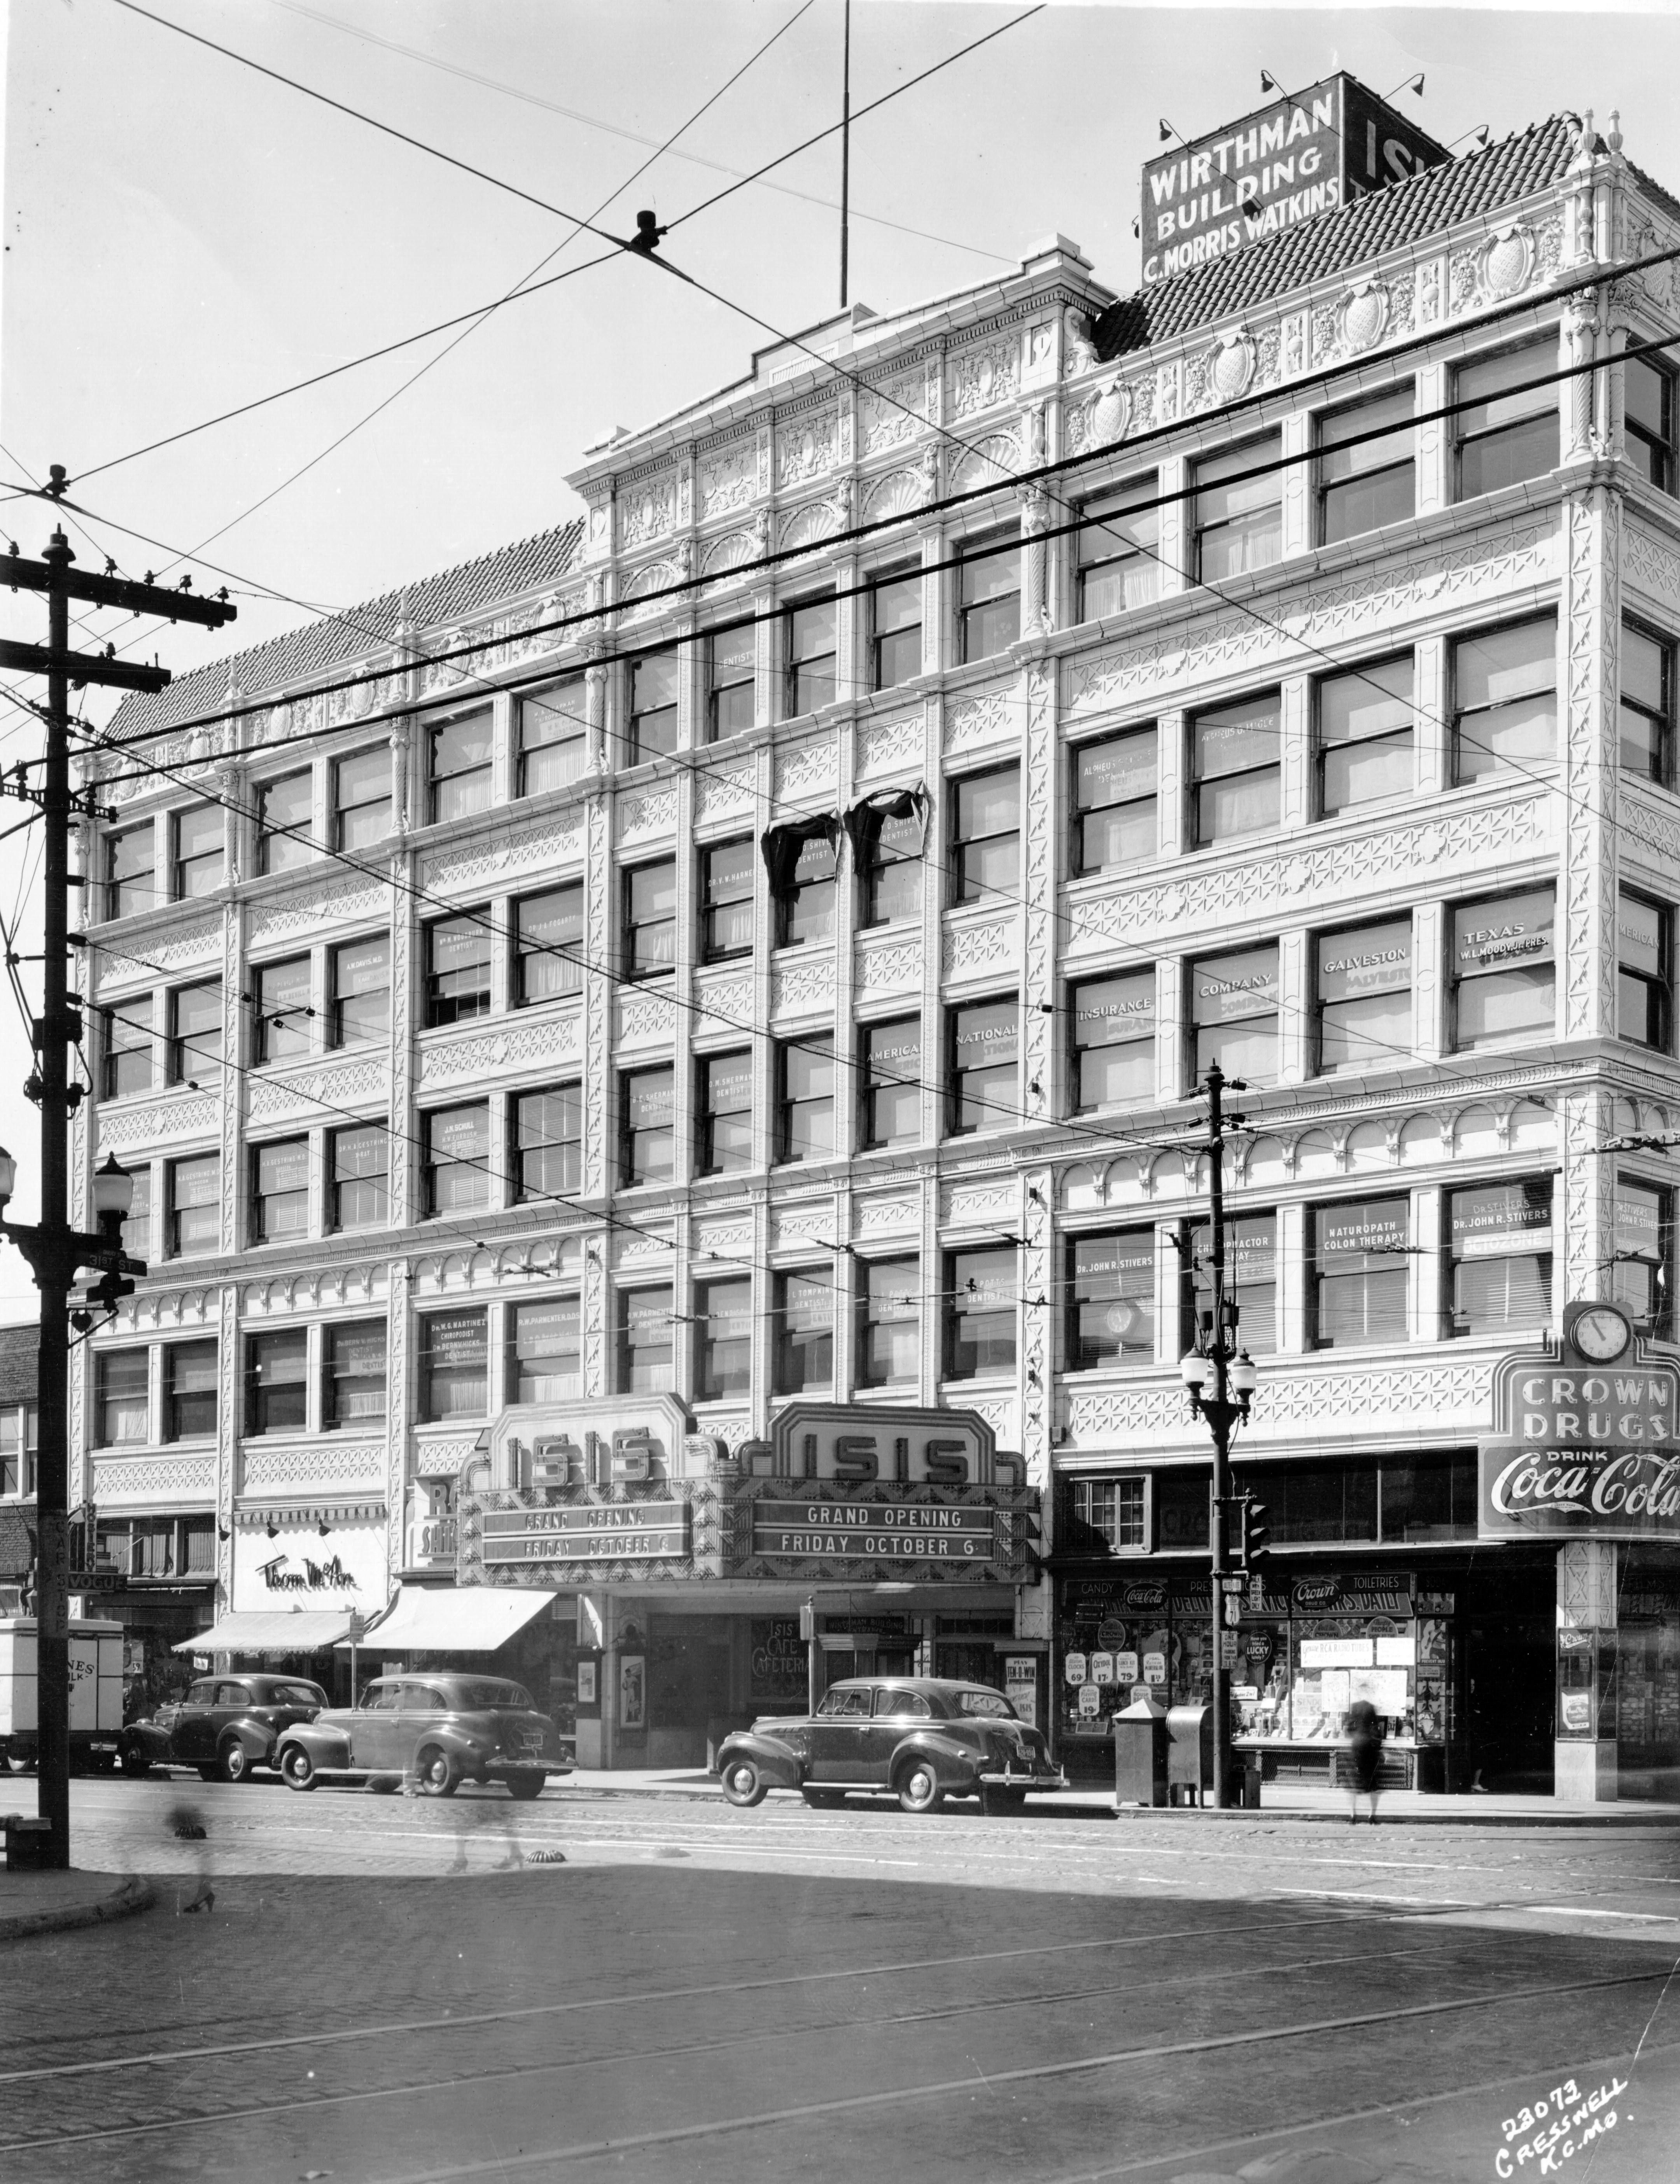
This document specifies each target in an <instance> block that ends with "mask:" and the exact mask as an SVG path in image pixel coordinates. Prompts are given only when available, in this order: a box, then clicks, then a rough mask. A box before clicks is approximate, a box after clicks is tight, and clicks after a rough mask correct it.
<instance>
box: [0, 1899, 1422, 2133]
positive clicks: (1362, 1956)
mask: <svg viewBox="0 0 1680 2184" xmlns="http://www.w3.org/2000/svg"><path fill="white" fill-rule="evenodd" d="M1450 1953H1451V1949H1450V1947H1449V1946H1448V1945H1436V1944H1431V1943H1427V1942H1425V1943H1419V1944H1418V1945H1417V1946H1416V1947H1411V1948H1404V1949H1382V1950H1377V1951H1370V1950H1364V1949H1361V1950H1356V1951H1354V1952H1352V1953H1343V1954H1341V1955H1339V1956H1332V1957H1314V1958H1305V1959H1301V1958H1289V1959H1287V1960H1286V1961H1284V1962H1282V1963H1280V1964H1253V1965H1243V1966H1242V1967H1241V1968H1240V1969H1238V1970H1229V1971H1220V1972H1191V1973H1187V1974H1185V1975H1183V1976H1182V1978H1178V1979H1167V1980H1151V1981H1149V1982H1148V1984H1147V1985H1146V1986H1142V1987H1140V1986H1138V1984H1137V1982H1136V1981H1130V1980H1126V1981H1106V1982H1104V1984H1103V1985H1101V1986H1083V1987H1065V1988H1060V1989H1053V1990H1052V1991H1050V1992H1048V1993H1035V1994H1016V1995H998V1996H993V1997H990V1998H989V1999H984V2000H979V1999H976V2000H973V2001H968V2002H956V2003H943V2004H941V2005H940V2006H938V2007H937V2008H933V2007H930V2008H927V2009H908V2010H898V2011H894V2012H893V2014H891V2015H890V2016H887V2017H872V2018H867V2019H858V2018H855V2017H830V2018H818V2019H815V2020H811V2021H809V2022H804V2023H801V2024H797V2025H779V2026H778V2025H768V2026H754V2027H746V2028H743V2030H742V2031H738V2032H734V2033H731V2034H729V2035H728V2036H725V2037H720V2038H717V2039H712V2040H685V2041H674V2042H670V2043H669V2044H668V2045H666V2046H665V2047H662V2048H624V2049H622V2050H620V2051H619V2052H618V2053H611V2054H606V2055H577V2056H567V2057H564V2058H561V2059H558V2060H557V2059H548V2060H545V2061H543V2062H541V2063H528V2064H503V2065H500V2066H498V2067H495V2068H492V2069H487V2070H455V2071H452V2072H450V2073H448V2075H442V2076H440V2075H438V2073H437V2072H436V2071H433V2072H431V2073H429V2074H428V2075H426V2077H424V2078H421V2079H418V2080H415V2081H411V2082H407V2083H403V2084H400V2085H393V2086H364V2087H353V2088H352V2089H351V2090H349V2091H348V2092H337V2093H331V2092H310V2093H307V2094H305V2093H298V2092H296V2091H293V2092H289V2093H288V2095H287V2097H286V2099H284V2100H282V2101H268V2102H263V2103H258V2104H253V2105H250V2106H248V2107H244V2108H236V2109H228V2108H221V2109H204V2110H203V2111H202V2112H201V2113H198V2114H185V2113H177V2114H172V2115H169V2116H163V2117H159V2118H156V2119H154V2120H152V2121H150V2122H147V2123H137V2124H119V2125H111V2126H107V2127H105V2128H104V2129H103V2130H99V2131H67V2132H64V2133H61V2134H60V2135H59V2136H58V2137H52V2138H47V2137H34V2138H22V2139H16V2140H13V2141H11V2142H8V2143H6V2144H4V2145H3V2146H0V2152H4V2153H29V2152H33V2151H39V2150H41V2149H42V2148H49V2147H67V2146H84V2145H87V2144H89V2143H92V2142H101V2143H103V2142H107V2141H109V2140H111V2139H116V2138H138V2137H145V2136H147V2134H148V2133H151V2132H153V2131H175V2130H181V2131H191V2130H194V2129H197V2128H200V2127H202V2126H204V2125H206V2124H222V2123H248V2122H252V2121H254V2120H257V2119H259V2118H260V2117H263V2116H270V2115H285V2114H293V2113H299V2114H301V2113H302V2112H303V2111H304V2110H306V2109H307V2110H309V2112H311V2113H313V2112H314V2110H316V2109H326V2108H338V2107H345V2106H349V2105H352V2104H359V2103H364V2102H369V2101H379V2100H394V2099H398V2098H407V2097H409V2096H411V2095H414V2094H426V2093H436V2092H448V2091H450V2090H453V2089H456V2088H460V2087H474V2086H482V2085H490V2084H497V2083H500V2082H503V2081H508V2080H513V2079H530V2078H540V2077H545V2076H552V2075H556V2074H558V2073H560V2072H564V2071H568V2070H599V2069H602V2068H604V2067H610V2066H612V2065H615V2064H625V2063H629V2064H645V2063H660V2062H670V2061H674V2060H676V2059H678V2058H679V2057H682V2056H694V2055H715V2054H719V2053H724V2052H725V2051H726V2050H727V2049H729V2048H746V2047H753V2046H754V2045H757V2044H759V2043H760V2042H766V2041H771V2040H793V2039H804V2038H807V2037H809V2036H810V2035H812V2034H814V2033H818V2032H823V2033H830V2032H857V2033H866V2034H875V2033H879V2032H882V2031H887V2030H889V2029H892V2028H893V2027H898V2026H904V2027H908V2026H911V2025H937V2024H942V2023H945V2022H947V2021H948V2020H951V2019H953V2018H960V2017H971V2016H978V2015H981V2014H985V2013H989V2012H994V2011H999V2010H1006V2009H1039V2008H1042V2007H1044V2006H1046V2005H1049V2004H1051V2003H1070V2002H1088V2001H1095V2000H1097V1999H1099V1997H1102V1996H1104V1995H1115V1994H1125V1995H1130V1996H1134V1997H1135V1996H1138V1995H1140V1994H1149V1993H1154V1992H1158V1991H1160V1990H1162V1989H1165V1988H1169V1987H1183V1986H1212V1985H1214V1984H1215V1982H1218V1981H1225V1980H1238V1979H1260V1978H1271V1977H1272V1976H1274V1975H1276V1974H1277V1973H1280V1972H1292V1971H1312V1970H1323V1969H1324V1968H1325V1967H1326V1966H1327V1965H1332V1964H1361V1965H1363V1964H1380V1963H1387V1962H1388V1961H1389V1960H1390V1959H1392V1958H1399V1957H1405V1958H1416V1957H1430V1956H1446V1955H1449V1954H1450ZM460 2021H461V2020H459V2019H456V2020H453V2023H454V2024H455V2025H459V2023H460ZM42 2075H47V2074H45V2073H43V2074H42Z"/></svg>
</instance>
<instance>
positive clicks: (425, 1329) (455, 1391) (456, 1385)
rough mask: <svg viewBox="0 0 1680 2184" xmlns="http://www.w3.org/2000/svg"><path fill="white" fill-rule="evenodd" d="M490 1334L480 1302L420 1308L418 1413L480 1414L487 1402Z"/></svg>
mask: <svg viewBox="0 0 1680 2184" xmlns="http://www.w3.org/2000/svg"><path fill="white" fill-rule="evenodd" d="M489 1358H490V1336H489V1329H488V1325H487V1315H486V1312H485V1310H484V1307H483V1306H482V1305H480V1306H478V1307H476V1309H474V1310H471V1311H467V1312H422V1313H421V1315H420V1416H421V1418H424V1419H426V1420H428V1421H432V1420H437V1419H441V1418H482V1417H483V1416H484V1414H485V1412H486V1410H487V1407H488V1400H489V1392H490V1385H489V1384H490V1375H489Z"/></svg>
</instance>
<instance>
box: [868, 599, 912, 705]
mask: <svg viewBox="0 0 1680 2184" xmlns="http://www.w3.org/2000/svg"><path fill="white" fill-rule="evenodd" d="M921 599H922V592H921V570H919V569H915V570H907V571H905V572H904V575H902V576H893V577H881V578H880V579H879V580H878V581H877V582H876V583H875V584H874V585H873V586H872V587H871V590H870V594H869V645H870V668H871V674H870V688H871V689H874V690H896V689H897V688H898V685H899V684H900V683H901V682H909V681H910V678H911V677H912V676H915V675H920V674H921Z"/></svg>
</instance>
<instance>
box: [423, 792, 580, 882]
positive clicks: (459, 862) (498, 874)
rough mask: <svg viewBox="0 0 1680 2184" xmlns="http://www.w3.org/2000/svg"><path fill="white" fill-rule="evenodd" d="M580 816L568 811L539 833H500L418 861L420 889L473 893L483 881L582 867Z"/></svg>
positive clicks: (533, 830) (534, 829)
mask: <svg viewBox="0 0 1680 2184" xmlns="http://www.w3.org/2000/svg"><path fill="white" fill-rule="evenodd" d="M582 856H583V816H582V814H581V812H579V811H569V812H566V813H565V814H563V815H561V816H558V817H556V818H554V819H551V820H549V821H548V822H547V823H546V824H545V825H543V826H541V827H522V828H519V829H517V830H515V829H514V828H511V827H505V826H504V827H500V828H498V830H497V831H496V832H495V833H489V834H486V835H484V836H482V837H481V838H480V839H479V840H478V841H476V842H471V843H466V844H463V845H462V846H461V847H459V848H458V849H449V850H437V851H436V852H434V853H433V854H432V855H430V856H427V857H423V858H422V859H421V860H420V885H421V886H422V887H424V888H427V889H431V888H449V887H473V886H476V885H478V884H479V883H481V882H482V881H486V880H497V879H502V878H512V877H515V875H516V874H519V873H521V872H545V871H547V870H548V868H549V867H550V866H565V865H569V864H576V863H579V862H581V860H582Z"/></svg>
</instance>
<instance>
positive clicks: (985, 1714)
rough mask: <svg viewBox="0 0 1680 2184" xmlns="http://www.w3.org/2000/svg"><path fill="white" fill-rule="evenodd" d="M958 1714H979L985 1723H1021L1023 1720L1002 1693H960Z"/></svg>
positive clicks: (958, 1696) (958, 1694) (958, 1695)
mask: <svg viewBox="0 0 1680 2184" xmlns="http://www.w3.org/2000/svg"><path fill="white" fill-rule="evenodd" d="M957 1712H958V1713H973V1714H978V1715H979V1716H980V1717H981V1719H982V1720H983V1721H1019V1720H1020V1719H1021V1716H1020V1715H1019V1714H1018V1713H1016V1712H1015V1708H1013V1707H1012V1706H1011V1705H1010V1702H1009V1701H1008V1700H1007V1699H1006V1698H1005V1697H1004V1695H1003V1693H1002V1692H1001V1691H959V1692H958V1693H957Z"/></svg>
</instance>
